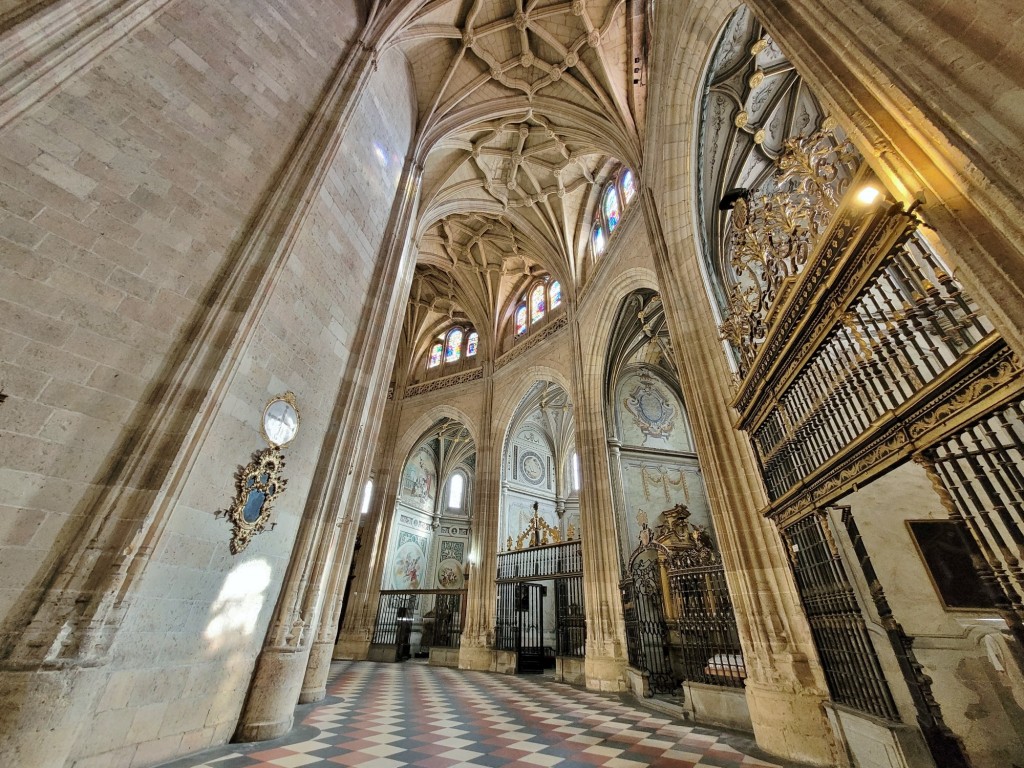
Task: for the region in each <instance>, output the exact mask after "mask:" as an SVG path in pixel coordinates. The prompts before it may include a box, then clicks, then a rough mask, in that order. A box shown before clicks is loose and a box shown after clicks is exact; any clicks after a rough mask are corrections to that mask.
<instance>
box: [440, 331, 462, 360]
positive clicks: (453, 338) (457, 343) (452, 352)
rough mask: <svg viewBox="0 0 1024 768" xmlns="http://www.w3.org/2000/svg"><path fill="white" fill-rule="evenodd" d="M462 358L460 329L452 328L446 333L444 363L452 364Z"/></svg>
mask: <svg viewBox="0 0 1024 768" xmlns="http://www.w3.org/2000/svg"><path fill="white" fill-rule="evenodd" d="M460 357H462V329H460V328H452V330H450V331H449V332H448V337H447V340H446V341H445V346H444V361H445V362H446V363H454V362H455V361H456V360H458V359H459V358H460Z"/></svg>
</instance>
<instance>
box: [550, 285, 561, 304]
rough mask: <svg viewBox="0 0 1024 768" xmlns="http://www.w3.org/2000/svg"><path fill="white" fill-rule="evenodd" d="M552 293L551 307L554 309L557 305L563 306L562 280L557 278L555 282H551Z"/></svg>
mask: <svg viewBox="0 0 1024 768" xmlns="http://www.w3.org/2000/svg"><path fill="white" fill-rule="evenodd" d="M550 293H551V299H550V301H551V308H552V309H554V308H555V307H559V306H561V305H562V284H561V283H560V282H558V281H557V280H555V281H554V282H553V283H551V288H550Z"/></svg>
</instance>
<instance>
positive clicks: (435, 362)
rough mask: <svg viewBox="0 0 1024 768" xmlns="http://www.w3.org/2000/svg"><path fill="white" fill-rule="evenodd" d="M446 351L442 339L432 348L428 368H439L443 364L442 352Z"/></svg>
mask: <svg viewBox="0 0 1024 768" xmlns="http://www.w3.org/2000/svg"><path fill="white" fill-rule="evenodd" d="M443 352H444V344H442V343H441V342H440V341H439V342H437V344H435V345H434V346H433V347H431V348H430V361H429V362H428V363H427V368H437V366H439V365H440V364H441V354H442V353H443Z"/></svg>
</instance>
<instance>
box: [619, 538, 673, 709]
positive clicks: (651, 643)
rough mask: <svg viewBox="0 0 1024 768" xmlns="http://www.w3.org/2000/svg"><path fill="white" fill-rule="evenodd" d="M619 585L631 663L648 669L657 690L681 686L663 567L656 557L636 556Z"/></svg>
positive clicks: (654, 690) (663, 691)
mask: <svg viewBox="0 0 1024 768" xmlns="http://www.w3.org/2000/svg"><path fill="white" fill-rule="evenodd" d="M628 574H629V575H628V577H627V578H625V579H623V580H622V582H621V583H620V584H619V589H620V591H621V593H622V611H623V616H624V618H625V623H626V648H627V650H628V653H629V663H630V664H631V665H632V666H633V667H636V668H637V669H641V670H643V671H645V672H647V674H648V676H649V679H650V685H651V690H652V691H653V692H654V693H673V692H675V690H676V689H677V688H678V687H679V684H678V682H677V680H676V675H675V674H674V673H673V670H672V657H671V653H670V651H669V647H670V645H669V637H668V627H667V625H666V623H665V615H664V600H663V597H662V594H661V567H660V565H659V564H658V561H657V559H656V558H655V557H650V558H646V557H640V558H636V559H635V560H634V561H633V563H632V565H631V566H630V568H629V571H628Z"/></svg>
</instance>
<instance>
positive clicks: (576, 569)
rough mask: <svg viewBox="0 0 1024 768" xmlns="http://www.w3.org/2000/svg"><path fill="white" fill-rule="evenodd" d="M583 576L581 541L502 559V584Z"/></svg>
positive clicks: (531, 549) (519, 551)
mask: <svg viewBox="0 0 1024 768" xmlns="http://www.w3.org/2000/svg"><path fill="white" fill-rule="evenodd" d="M574 573H583V554H582V550H581V548H580V542H579V540H575V541H567V542H564V543H561V544H549V545H547V546H542V547H528V548H526V549H517V550H513V551H511V552H502V553H501V554H499V555H498V580H499V581H501V580H508V579H537V578H544V577H549V576H565V575H568V574H574Z"/></svg>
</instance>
